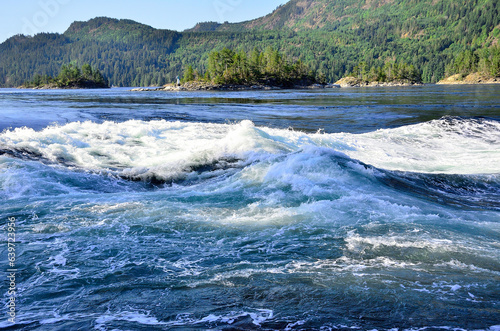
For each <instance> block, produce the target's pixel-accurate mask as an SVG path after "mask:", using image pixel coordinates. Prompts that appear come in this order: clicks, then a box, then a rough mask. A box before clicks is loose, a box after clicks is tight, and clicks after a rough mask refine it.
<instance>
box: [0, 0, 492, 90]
mask: <svg viewBox="0 0 500 331" xmlns="http://www.w3.org/2000/svg"><path fill="white" fill-rule="evenodd" d="M499 7H500V6H499V5H498V0H418V1H417V0H291V1H289V2H288V3H286V4H284V5H281V6H279V7H278V8H276V9H275V10H274V11H273V12H272V13H269V14H268V15H265V16H263V17H260V18H257V19H255V20H250V21H245V22H240V23H223V24H221V23H216V22H203V23H199V24H197V25H196V26H195V27H194V28H192V29H189V30H186V31H183V32H178V31H173V30H164V29H163V30H162V29H155V28H153V27H151V26H148V25H145V24H142V23H138V22H135V21H132V20H127V19H121V20H120V19H114V18H108V17H97V18H94V19H91V20H89V21H86V22H73V23H72V24H71V25H70V26H69V27H68V29H67V30H66V31H65V32H64V33H63V34H49V33H42V34H38V35H36V36H34V37H26V36H19V35H18V36H13V37H11V38H9V39H8V40H6V41H5V42H4V43H2V44H0V55H1V56H0V86H16V85H20V84H21V83H23V82H24V81H27V80H31V79H32V78H33V76H34V75H35V74H40V75H54V74H56V73H57V70H59V68H60V67H61V65H62V64H65V63H75V64H80V65H81V64H83V63H89V64H91V65H92V66H94V67H96V68H98V69H99V70H101V72H103V74H105V75H106V76H107V77H108V78H109V79H110V83H111V84H113V85H115V86H149V85H163V84H165V83H170V82H172V81H173V80H174V79H175V77H176V76H177V75H181V74H182V72H183V70H184V69H185V68H186V67H187V66H188V65H192V66H193V67H194V69H195V70H197V71H198V72H200V73H203V72H205V70H206V67H207V61H208V54H209V53H210V52H211V51H212V50H214V49H215V50H221V49H222V48H224V47H228V48H231V49H241V50H243V51H246V52H249V51H251V50H252V49H253V48H255V47H257V48H258V49H260V50H264V49H266V48H267V47H273V48H275V49H276V50H278V51H280V52H282V53H284V54H285V55H287V56H288V57H290V58H292V59H302V61H303V62H304V63H305V64H306V65H308V66H309V67H310V68H311V70H312V71H314V72H318V73H321V74H323V75H324V76H326V78H327V79H328V80H329V81H332V82H333V81H335V80H337V79H339V78H341V77H342V76H345V74H346V73H348V72H352V70H353V68H354V67H356V66H357V65H358V64H359V63H360V62H364V63H366V64H367V66H368V67H370V66H379V67H381V66H383V65H384V64H385V63H386V62H387V61H398V62H405V63H408V64H410V65H413V66H415V68H417V69H418V70H419V71H420V72H421V74H422V78H423V80H424V82H436V81H438V80H439V79H441V78H443V76H444V75H445V73H446V71H447V67H448V66H449V65H450V64H451V63H452V62H453V59H454V57H456V56H457V54H459V53H460V52H463V51H464V50H466V49H471V50H472V51H474V50H476V49H479V48H484V47H489V46H494V45H499V38H500V15H499Z"/></svg>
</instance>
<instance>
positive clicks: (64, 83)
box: [23, 63, 109, 88]
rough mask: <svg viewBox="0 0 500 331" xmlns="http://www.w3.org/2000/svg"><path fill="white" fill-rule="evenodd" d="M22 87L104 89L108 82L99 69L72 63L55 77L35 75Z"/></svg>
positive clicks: (63, 67)
mask: <svg viewBox="0 0 500 331" xmlns="http://www.w3.org/2000/svg"><path fill="white" fill-rule="evenodd" d="M23 86H24V87H27V88H34V87H58V88H71V87H78V88H106V87H109V83H108V80H107V79H106V78H104V76H103V75H102V74H101V72H100V71H99V69H95V68H92V67H91V66H90V64H88V63H86V64H84V65H82V67H81V68H80V67H78V66H76V65H74V64H72V63H70V64H64V65H62V67H61V70H60V72H59V74H58V75H57V76H56V77H51V76H49V75H43V76H42V75H40V74H35V76H34V77H33V79H32V80H31V81H28V82H26V83H24V84H23Z"/></svg>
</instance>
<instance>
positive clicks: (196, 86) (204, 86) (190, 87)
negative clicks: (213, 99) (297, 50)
mask: <svg viewBox="0 0 500 331" xmlns="http://www.w3.org/2000/svg"><path fill="white" fill-rule="evenodd" d="M339 87H340V86H338V85H335V84H327V85H323V84H313V85H295V86H293V87H283V86H271V85H232V84H223V85H217V84H210V83H204V82H189V83H185V84H182V85H180V86H175V85H172V84H170V85H165V86H162V87H157V88H147V87H139V88H134V89H132V90H131V91H132V92H152V91H167V92H168V91H171V92H178V91H249V90H281V89H321V88H339Z"/></svg>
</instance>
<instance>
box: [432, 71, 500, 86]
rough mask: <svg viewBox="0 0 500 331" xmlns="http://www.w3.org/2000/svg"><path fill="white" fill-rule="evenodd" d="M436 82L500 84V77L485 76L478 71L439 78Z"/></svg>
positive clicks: (443, 83) (450, 83)
mask: <svg viewBox="0 0 500 331" xmlns="http://www.w3.org/2000/svg"><path fill="white" fill-rule="evenodd" d="M436 84H438V85H466V84H473V85H476V84H500V77H494V78H492V77H485V76H483V75H481V74H479V73H472V74H469V75H462V74H456V75H453V76H450V77H447V78H444V79H441V80H440V81H439V82H437V83H436Z"/></svg>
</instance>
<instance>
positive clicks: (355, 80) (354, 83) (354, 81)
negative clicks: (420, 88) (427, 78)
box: [335, 76, 422, 87]
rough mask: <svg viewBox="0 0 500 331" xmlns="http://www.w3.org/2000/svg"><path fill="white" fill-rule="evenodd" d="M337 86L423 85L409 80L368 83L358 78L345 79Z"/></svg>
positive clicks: (338, 82)
mask: <svg viewBox="0 0 500 331" xmlns="http://www.w3.org/2000/svg"><path fill="white" fill-rule="evenodd" d="M335 84H337V85H340V87H384V86H413V85H422V84H421V83H418V82H412V81H408V80H401V81H392V82H378V81H373V82H367V81H365V80H362V79H359V78H356V77H351V76H349V77H344V78H342V79H340V80H339V81H337V82H336V83H335Z"/></svg>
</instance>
